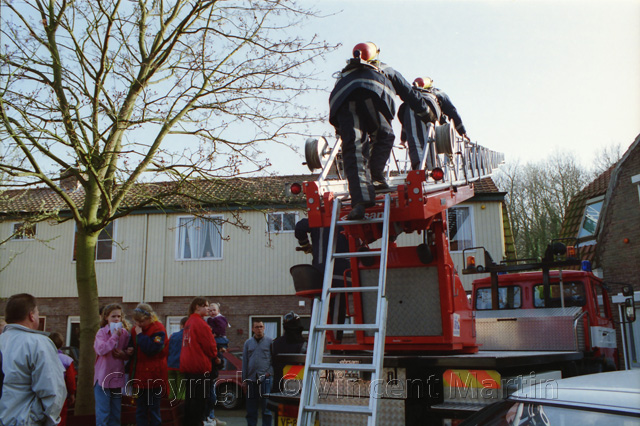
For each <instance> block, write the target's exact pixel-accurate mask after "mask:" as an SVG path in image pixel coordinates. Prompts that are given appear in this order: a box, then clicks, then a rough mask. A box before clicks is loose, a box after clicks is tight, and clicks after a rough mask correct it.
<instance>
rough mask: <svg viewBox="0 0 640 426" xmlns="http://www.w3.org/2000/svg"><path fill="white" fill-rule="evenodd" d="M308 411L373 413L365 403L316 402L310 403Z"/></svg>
mask: <svg viewBox="0 0 640 426" xmlns="http://www.w3.org/2000/svg"><path fill="white" fill-rule="evenodd" d="M305 410H307V411H324V412H330V411H333V412H337V413H354V414H367V415H369V416H370V415H372V414H373V413H372V412H371V409H369V407H367V406H363V405H338V404H316V405H309V406H307V407H306V408H305Z"/></svg>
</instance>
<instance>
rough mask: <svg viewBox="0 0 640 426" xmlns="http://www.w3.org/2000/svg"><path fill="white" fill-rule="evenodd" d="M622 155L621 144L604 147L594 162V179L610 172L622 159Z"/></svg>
mask: <svg viewBox="0 0 640 426" xmlns="http://www.w3.org/2000/svg"><path fill="white" fill-rule="evenodd" d="M622 154H623V152H622V145H620V144H619V143H617V144H614V145H606V146H603V147H602V148H601V149H600V150H599V151H598V152H597V153H596V156H595V158H594V160H593V177H594V178H595V177H598V176H600V175H601V174H602V173H604V172H606V171H607V170H609V168H611V166H613V165H614V164H616V163H617V162H618V161H619V160H620V159H621V158H622Z"/></svg>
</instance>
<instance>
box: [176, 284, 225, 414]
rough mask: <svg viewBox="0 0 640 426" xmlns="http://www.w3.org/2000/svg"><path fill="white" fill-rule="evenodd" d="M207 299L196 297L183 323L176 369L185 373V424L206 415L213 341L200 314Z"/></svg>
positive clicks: (207, 304)
mask: <svg viewBox="0 0 640 426" xmlns="http://www.w3.org/2000/svg"><path fill="white" fill-rule="evenodd" d="M208 307H209V302H207V300H206V299H205V298H204V297H196V298H195V299H193V300H192V301H191V305H189V319H188V320H187V323H186V324H185V325H184V333H183V335H182V351H181V352H180V372H181V373H183V374H184V375H185V379H187V383H186V391H187V392H186V395H185V424H186V425H188V426H194V425H201V424H202V422H203V421H204V420H205V419H206V417H207V414H208V413H209V410H208V406H207V405H208V404H207V402H208V400H209V394H210V392H211V360H212V359H213V358H216V357H217V355H218V350H217V348H216V341H215V339H214V338H213V334H212V333H211V328H210V327H209V326H208V325H207V323H206V321H205V320H204V317H205V316H206V315H207V308H208Z"/></svg>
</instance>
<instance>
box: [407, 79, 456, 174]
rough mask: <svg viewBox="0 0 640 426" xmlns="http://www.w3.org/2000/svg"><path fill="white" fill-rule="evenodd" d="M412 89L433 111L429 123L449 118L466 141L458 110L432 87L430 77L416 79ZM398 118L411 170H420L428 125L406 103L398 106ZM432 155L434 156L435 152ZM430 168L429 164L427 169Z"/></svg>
mask: <svg viewBox="0 0 640 426" xmlns="http://www.w3.org/2000/svg"><path fill="white" fill-rule="evenodd" d="M413 87H414V90H415V92H416V93H417V94H418V95H419V96H421V97H422V98H423V99H424V100H425V101H426V102H427V104H428V105H429V107H430V108H431V110H432V111H433V113H434V116H435V117H434V118H435V119H434V120H432V121H430V122H431V123H433V124H437V123H438V122H441V123H442V122H444V121H445V120H446V119H447V118H449V119H450V120H451V121H453V124H454V126H455V128H456V131H457V132H458V134H459V135H460V136H462V137H464V138H466V139H468V136H467V130H466V129H465V127H464V124H462V118H461V117H460V114H458V110H457V109H456V107H455V106H454V105H453V102H451V99H450V98H449V96H447V94H446V93H445V92H443V91H442V90H440V89H438V88H436V87H433V80H432V79H431V78H430V77H418V78H416V79H415V80H414V81H413ZM398 118H400V122H401V123H402V135H401V139H402V141H403V142H407V145H408V148H409V158H410V159H411V168H412V169H413V170H417V169H419V168H420V162H421V160H422V157H423V151H424V149H425V147H426V144H427V140H428V139H429V130H428V127H427V124H428V123H425V122H424V121H423V120H421V118H420V117H419V116H418V115H417V114H416V113H415V112H414V111H413V110H412V109H411V107H410V106H408V105H407V103H404V104H402V105H400V108H398ZM433 154H434V155H435V152H434V153H433ZM432 166H433V165H432V164H431V165H430V166H429V168H430V167H432Z"/></svg>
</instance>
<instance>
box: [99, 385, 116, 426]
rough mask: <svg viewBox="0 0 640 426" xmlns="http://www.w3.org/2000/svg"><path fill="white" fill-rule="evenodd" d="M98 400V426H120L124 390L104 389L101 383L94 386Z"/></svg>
mask: <svg viewBox="0 0 640 426" xmlns="http://www.w3.org/2000/svg"><path fill="white" fill-rule="evenodd" d="M93 396H94V397H95V400H96V426H120V413H121V412H122V390H121V389H120V388H117V389H109V388H107V389H103V387H102V386H100V384H99V383H97V382H96V384H95V385H94V386H93Z"/></svg>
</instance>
